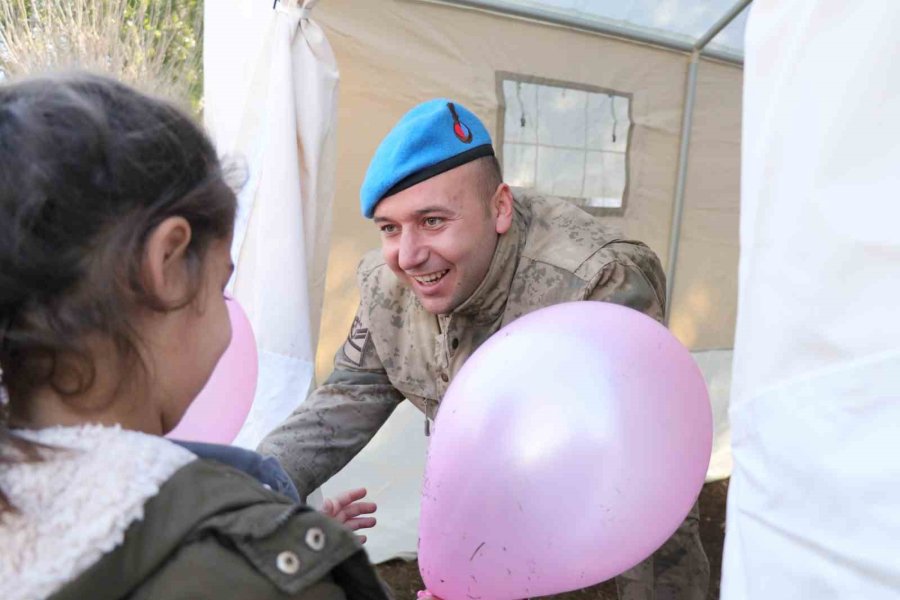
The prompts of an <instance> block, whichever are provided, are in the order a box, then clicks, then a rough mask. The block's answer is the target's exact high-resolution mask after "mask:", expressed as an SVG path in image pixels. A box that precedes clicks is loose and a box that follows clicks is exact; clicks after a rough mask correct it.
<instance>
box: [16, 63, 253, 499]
mask: <svg viewBox="0 0 900 600" xmlns="http://www.w3.org/2000/svg"><path fill="white" fill-rule="evenodd" d="M235 202H236V201H235V197H234V194H233V192H232V191H231V189H230V188H229V187H228V186H227V185H226V183H225V181H224V179H223V173H222V168H221V166H220V163H219V160H218V158H217V155H216V152H215V149H214V148H213V146H212V144H211V143H210V141H209V139H208V138H207V137H206V135H205V134H204V133H203V131H202V130H201V129H200V128H199V127H198V126H197V125H196V124H195V123H194V122H193V121H192V120H191V119H190V118H189V117H187V116H185V115H184V114H182V113H181V112H180V111H179V110H177V109H176V108H174V107H172V106H170V105H169V104H167V103H166V102H163V101H161V100H158V99H154V98H151V97H148V96H145V95H143V94H140V93H138V92H136V91H134V90H132V89H130V88H128V87H126V86H124V85H122V84H120V83H117V82H116V81H113V80H111V79H107V78H104V77H99V76H95V75H89V74H70V75H61V76H45V77H38V78H31V79H27V80H23V81H20V82H13V83H4V84H2V85H0V368H2V372H3V373H4V376H3V384H4V385H5V386H6V387H7V389H8V391H9V398H10V399H9V403H10V407H11V408H12V410H13V412H15V411H16V407H17V404H18V405H19V406H22V405H24V404H19V403H27V402H28V400H29V398H30V396H31V395H32V394H33V392H34V391H35V390H36V389H38V388H40V387H43V386H48V385H49V386H52V387H53V388H54V389H55V390H56V391H57V392H58V393H60V394H63V395H75V394H79V393H81V392H84V391H85V390H87V389H88V388H89V387H90V386H91V385H92V381H93V378H94V366H93V363H92V361H91V358H90V355H89V353H88V352H87V349H86V348H84V347H82V345H81V344H82V343H83V342H84V340H85V339H86V336H88V335H91V334H101V335H103V336H106V337H108V338H109V339H111V340H112V341H113V342H114V343H115V345H116V348H117V349H118V351H119V353H120V355H122V356H123V357H124V358H127V359H128V360H129V361H134V360H135V359H136V358H137V352H136V344H137V343H138V342H139V340H138V339H137V338H136V336H135V333H134V331H132V329H131V328H130V326H129V323H128V315H129V313H130V309H131V308H133V307H134V306H135V305H144V306H147V307H150V308H151V309H153V310H159V311H167V310H171V309H173V308H176V307H175V306H169V305H166V304H165V303H163V302H161V301H160V299H158V298H155V297H153V296H152V295H151V294H150V293H148V292H147V290H145V288H144V286H143V285H142V282H141V277H140V260H141V256H142V252H143V247H144V243H145V240H146V238H147V236H148V234H150V232H152V231H153V229H154V228H155V227H156V226H157V225H158V224H159V223H161V222H162V221H163V220H164V219H166V218H168V217H171V216H181V217H183V218H185V219H186V220H187V221H188V222H189V223H190V226H191V242H190V248H189V261H190V262H189V264H190V268H191V274H192V278H193V282H194V285H193V289H194V293H196V291H197V289H198V288H199V285H200V279H201V278H200V275H201V266H202V263H203V259H204V255H205V252H206V251H207V249H208V247H209V245H210V242H212V241H213V240H216V239H224V238H227V236H228V235H230V233H231V230H232V227H233V223H234V213H235ZM192 300H193V294H191V295H189V297H186V298H184V299H183V301H182V302H181V303H180V304H179V306H184V305H185V304H187V303H189V302H191V301H192ZM38 454H39V452H38V451H37V449H36V448H35V447H33V446H29V445H28V444H26V443H25V442H24V440H21V439H19V438H16V437H15V436H13V435H11V434H10V432H9V430H8V428H6V426H5V424H4V423H2V422H0V466H2V464H3V463H10V462H14V461H15V462H17V461H21V460H30V459H35V458H37V457H38ZM7 504H8V503H7V500H6V497H5V496H4V495H3V493H2V491H0V510H2V509H3V508H4V507H8V506H7Z"/></svg>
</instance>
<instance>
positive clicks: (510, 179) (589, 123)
mask: <svg viewBox="0 0 900 600" xmlns="http://www.w3.org/2000/svg"><path fill="white" fill-rule="evenodd" d="M498 84H499V86H498V87H499V88H500V90H499V91H500V92H501V93H502V98H501V100H502V102H501V106H502V107H503V108H502V110H501V116H500V124H501V126H502V129H501V139H502V140H503V145H502V148H503V149H502V164H503V174H504V178H505V180H506V182H507V183H509V184H510V185H514V186H519V187H525V188H531V189H534V190H536V191H538V192H540V193H544V194H548V195H553V196H563V197H567V198H570V199H571V200H572V201H573V202H575V203H576V204H579V205H580V206H583V207H585V208H588V209H591V212H601V213H606V214H609V213H613V214H621V213H622V211H623V210H624V207H625V195H626V190H627V188H628V145H629V139H630V134H631V116H630V115H631V98H630V96H629V95H626V94H621V93H616V92H611V91H606V90H600V89H596V88H594V89H591V88H586V87H585V86H576V85H574V84H573V85H571V86H570V85H568V84H565V83H558V82H548V81H544V80H536V79H533V78H526V77H517V76H515V75H510V74H501V75H500V76H499V77H498Z"/></svg>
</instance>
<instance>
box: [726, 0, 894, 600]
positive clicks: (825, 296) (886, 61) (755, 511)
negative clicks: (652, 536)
mask: <svg viewBox="0 0 900 600" xmlns="http://www.w3.org/2000/svg"><path fill="white" fill-rule="evenodd" d="M898 28H900V4H898V3H896V2H882V1H881V0H861V1H859V2H852V3H847V2H843V1H841V0H794V1H793V2H782V1H781V0H757V1H756V2H755V3H754V7H753V13H752V16H751V17H750V22H749V24H748V25H747V76H746V87H745V92H744V148H743V186H742V199H741V263H740V303H739V311H738V322H737V339H736V345H735V362H734V391H733V393H732V403H733V404H732V407H731V415H732V423H733V426H734V460H735V472H734V475H733V477H732V480H731V487H730V489H729V498H728V523H727V535H726V538H725V544H726V547H725V562H724V569H723V580H722V597H723V598H725V599H726V600H745V599H748V600H749V599H756V598H790V599H792V600H803V599H807V598H808V599H813V598H815V599H816V600H829V599H838V598H866V599H868V600H878V599H887V598H897V597H900V561H898V559H897V544H898V536H900V511H898V505H900V460H898V458H897V457H898V456H900V318H898V316H897V305H898V302H897V297H898V296H900V232H898V231H900V230H898V224H900V204H898V202H897V194H898V189H900V63H898V62H897V60H896V55H897V51H898V49H900V41H898V37H897V31H898Z"/></svg>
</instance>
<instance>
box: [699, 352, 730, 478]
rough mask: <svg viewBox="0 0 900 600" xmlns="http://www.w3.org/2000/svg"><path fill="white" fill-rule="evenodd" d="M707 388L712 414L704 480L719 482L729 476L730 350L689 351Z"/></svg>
mask: <svg viewBox="0 0 900 600" xmlns="http://www.w3.org/2000/svg"><path fill="white" fill-rule="evenodd" d="M692 354H693V356H694V360H696V361H697V365H698V366H699V367H700V371H701V372H702V373H703V378H704V379H705V380H706V387H707V388H708V389H709V401H710V404H711V405H712V413H713V448H712V457H711V458H710V461H709V469H707V471H706V481H719V480H720V479H726V478H727V477H729V476H730V475H731V425H730V424H729V422H728V398H729V395H730V394H731V361H732V357H733V354H734V353H733V352H732V351H731V350H707V351H704V352H693V353H692Z"/></svg>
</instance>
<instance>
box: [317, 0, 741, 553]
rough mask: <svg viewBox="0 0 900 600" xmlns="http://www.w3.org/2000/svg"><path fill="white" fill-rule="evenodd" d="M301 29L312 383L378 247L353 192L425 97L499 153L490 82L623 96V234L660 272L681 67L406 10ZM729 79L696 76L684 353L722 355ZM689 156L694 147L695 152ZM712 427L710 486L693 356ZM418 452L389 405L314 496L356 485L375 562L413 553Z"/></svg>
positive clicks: (735, 107) (402, 3) (729, 241)
mask: <svg viewBox="0 0 900 600" xmlns="http://www.w3.org/2000/svg"><path fill="white" fill-rule="evenodd" d="M316 18H317V20H318V22H319V23H320V24H321V25H322V26H323V28H324V29H325V32H326V34H327V36H328V39H329V40H330V41H331V43H332V47H333V48H334V51H335V54H336V56H337V61H338V64H339V65H340V68H341V79H342V82H341V95H340V99H339V102H338V123H339V124H340V127H339V130H338V165H337V174H338V176H337V189H336V195H335V201H334V220H333V230H332V231H333V233H332V243H331V254H330V257H329V265H328V276H327V282H326V290H325V306H324V311H323V318H322V325H321V332H320V343H319V348H318V354H317V364H316V367H317V378H318V380H319V381H321V380H322V379H323V378H324V377H326V376H327V374H328V373H329V372H330V371H331V367H332V357H333V355H334V352H335V350H336V349H337V348H338V347H339V346H340V344H341V343H343V341H344V338H345V337H346V335H347V331H348V329H349V326H350V322H351V321H352V319H353V315H354V311H355V310H356V305H357V302H358V293H357V290H356V280H355V270H356V265H357V262H358V261H359V259H360V257H361V256H362V255H363V253H365V252H366V251H368V250H370V249H372V248H376V247H378V245H379V238H378V235H377V231H376V228H375V226H374V225H373V224H372V223H371V222H370V221H367V220H365V219H363V218H362V216H361V215H360V211H359V195H358V193H359V186H360V184H361V183H362V179H363V176H364V174H365V169H366V167H367V166H368V162H369V160H370V158H371V156H372V154H373V153H374V151H375V148H376V147H377V145H378V143H379V142H380V140H381V139H382V137H383V136H384V135H385V134H386V133H387V132H388V131H389V130H390V128H391V127H392V126H393V125H394V123H396V121H397V120H398V119H399V118H400V117H401V116H402V115H403V114H404V113H405V112H406V111H407V110H409V109H410V108H412V107H413V106H414V105H415V104H417V103H419V102H422V101H424V100H428V99H430V98H434V97H438V96H447V97H450V98H453V99H455V100H457V101H459V102H461V103H463V104H465V105H466V106H468V107H469V108H471V109H472V110H473V111H475V112H476V113H477V114H478V115H479V116H480V117H481V118H482V119H483V120H484V122H485V124H486V125H487V126H488V128H489V129H490V130H491V132H492V135H493V137H494V139H495V144H496V145H497V146H499V145H500V144H499V140H498V139H497V132H498V131H499V130H500V123H499V118H500V114H501V113H500V111H501V106H500V102H501V99H500V98H499V97H498V85H497V72H509V73H515V74H519V75H522V76H526V77H534V78H539V79H548V80H554V81H562V82H571V83H573V84H576V85H580V86H590V87H596V88H603V89H607V90H612V91H616V92H621V93H623V94H626V95H630V96H631V119H632V122H633V124H634V128H633V130H632V134H631V146H630V156H629V160H628V164H629V184H628V188H629V192H628V197H627V200H626V206H627V208H626V210H625V214H624V216H621V217H610V218H608V222H610V223H611V224H612V225H613V226H614V227H616V228H618V229H620V230H621V231H622V232H623V233H624V234H625V235H628V236H631V237H634V238H637V239H641V240H643V241H645V242H647V243H648V244H649V245H650V246H651V247H652V248H653V249H654V250H655V251H656V252H657V253H658V254H659V255H660V259H661V260H662V261H663V264H666V259H667V256H666V252H667V250H668V244H669V232H670V227H671V220H672V207H673V200H674V196H675V183H676V179H677V165H678V147H679V142H680V132H681V119H682V110H683V102H684V95H685V79H686V76H687V67H688V57H687V56H685V55H683V54H678V53H674V52H669V51H666V50H661V49H657V48H651V47H648V46H645V45H639V44H635V43H631V42H626V41H623V40H619V39H614V38H608V37H603V36H599V35H596V34H591V33H586V32H579V31H574V30H572V29H567V28H562V27H555V26H550V25H546V24H540V23H536V22H530V21H525V20H521V19H514V18H510V17H506V16H501V15H495V14H489V13H485V12H480V11H473V10H466V9H461V8H456V7H450V6H446V5H439V4H431V3H423V2H417V1H412V0H367V1H366V2H364V3H362V2H359V1H358V0H357V1H354V0H327V1H326V2H323V3H322V4H320V5H319V6H318V7H317V9H316ZM741 79H742V71H741V69H740V68H738V67H735V66H731V65H723V64H719V63H714V62H710V61H706V60H704V61H703V62H702V64H701V65H700V69H699V73H698V89H697V104H696V108H695V114H694V121H693V131H692V134H693V144H692V152H691V160H690V162H689V168H690V170H689V173H688V185H687V189H686V195H685V198H686V204H685V211H684V225H683V227H684V229H683V232H682V245H681V248H682V254H681V256H682V259H681V260H680V261H679V263H678V278H677V280H676V286H675V294H674V296H675V298H674V304H673V305H672V321H671V322H672V326H673V331H674V332H675V333H676V335H678V336H679V337H680V338H681V340H682V341H683V342H685V343H686V344H688V346H689V347H691V348H692V349H695V350H704V349H719V348H730V347H731V344H732V334H733V330H734V312H735V310H734V305H735V297H736V292H735V287H736V285H735V280H736V270H737V221H738V215H737V207H738V185H739V177H738V168H739V160H740V158H739V148H740V108H741V107H740V89H741ZM704 145H708V146H706V147H704ZM696 356H697V359H698V362H699V363H700V364H701V367H702V368H703V371H704V375H705V376H706V378H707V381H708V382H709V383H710V387H711V393H712V395H713V398H714V404H715V406H714V412H715V414H716V415H717V423H716V426H717V428H716V440H717V452H716V453H715V455H714V458H713V465H712V467H711V471H710V476H711V477H722V476H727V475H728V472H729V469H730V453H729V451H728V446H727V444H728V439H729V437H728V435H729V434H728V426H727V420H726V419H725V418H724V417H725V415H726V414H727V398H728V387H729V385H730V365H731V353H730V351H727V350H726V351H721V352H719V351H715V352H703V353H698V354H697V355H696ZM426 443H427V441H426V440H425V438H424V436H423V433H422V427H421V420H420V418H419V417H417V416H416V414H415V409H414V408H413V407H412V406H411V405H409V404H404V405H401V406H400V407H399V408H398V410H397V411H396V412H395V413H394V415H393V416H392V417H391V419H390V420H389V421H388V423H387V425H386V426H385V428H384V429H382V431H381V432H379V434H378V436H376V438H375V439H374V440H373V442H372V443H371V444H370V445H369V446H367V447H366V448H365V449H364V450H363V452H362V453H361V454H360V455H359V456H358V457H357V458H356V459H355V460H354V461H353V462H351V463H350V465H348V466H347V468H346V469H344V470H343V471H342V472H341V473H339V474H338V475H337V476H335V477H334V478H333V479H332V480H330V481H329V482H328V483H326V484H325V486H323V489H324V491H325V494H326V495H330V494H333V493H335V492H339V491H341V490H342V489H346V488H348V487H352V486H357V485H366V486H368V487H369V492H370V496H371V497H372V498H373V499H374V500H376V501H377V502H378V505H379V516H380V519H379V522H380V525H379V527H378V528H376V529H375V530H374V531H373V532H372V533H371V535H370V536H369V542H368V544H367V547H368V551H369V553H370V556H371V557H372V559H373V560H374V561H376V562H378V561H382V560H385V559H388V558H391V557H393V556H411V555H414V553H415V550H416V541H417V531H416V524H417V521H418V510H419V497H418V490H419V487H420V485H421V475H422V468H423V466H424V454H425V447H426Z"/></svg>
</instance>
